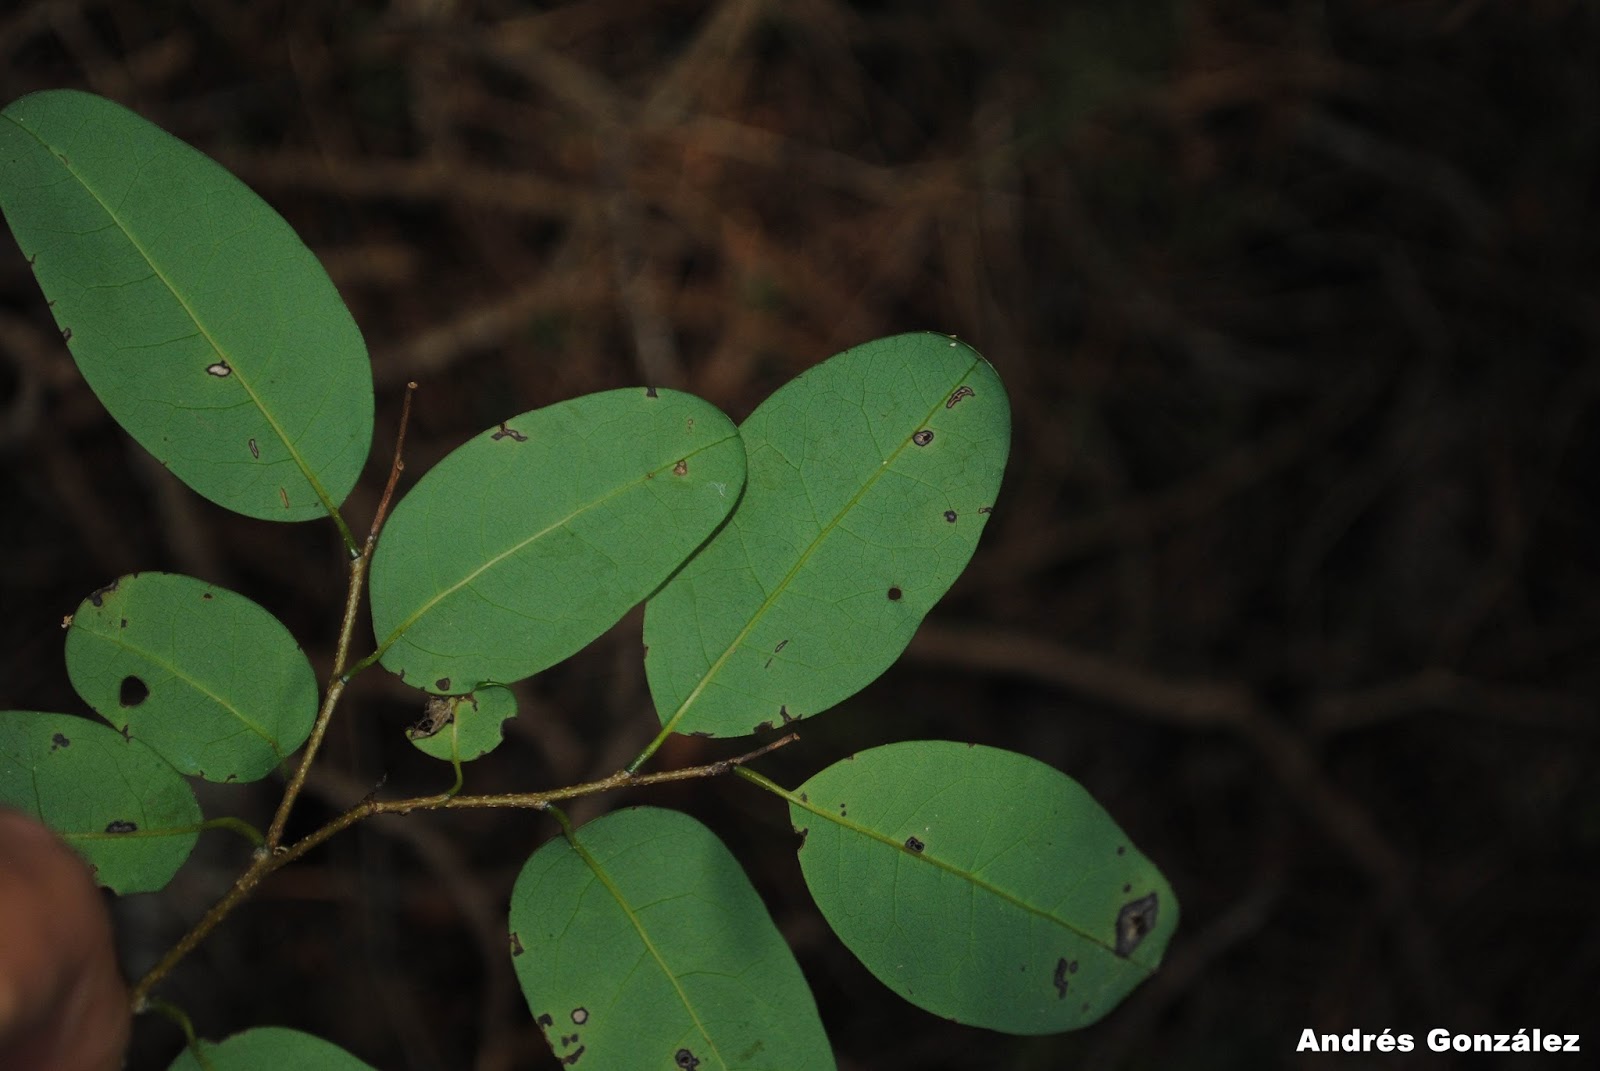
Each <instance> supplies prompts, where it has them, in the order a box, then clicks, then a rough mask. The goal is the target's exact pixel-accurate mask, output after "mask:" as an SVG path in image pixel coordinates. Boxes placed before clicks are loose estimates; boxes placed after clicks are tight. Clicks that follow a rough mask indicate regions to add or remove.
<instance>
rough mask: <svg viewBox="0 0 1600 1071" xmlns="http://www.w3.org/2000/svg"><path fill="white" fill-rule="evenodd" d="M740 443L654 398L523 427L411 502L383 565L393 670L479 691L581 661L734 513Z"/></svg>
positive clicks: (380, 554) (381, 613)
mask: <svg viewBox="0 0 1600 1071" xmlns="http://www.w3.org/2000/svg"><path fill="white" fill-rule="evenodd" d="M743 486H744V448H743V447H742V446H741V445H740V442H739V433H738V431H737V430H736V429H735V428H734V426H733V424H732V423H731V422H730V421H729V420H728V418H727V417H726V416H724V415H723V414H722V412H721V411H720V410H718V409H717V408H716V407H715V406H713V405H711V404H710V403H709V402H705V401H702V400H700V399H699V398H696V397H694V396H693V395H689V394H682V393H679V392H677V391H669V390H656V389H655V388H649V389H645V388H640V389H637V390H615V391H607V392H605V393H602V394H591V395H588V396H586V397H582V398H575V399H573V400H572V401H568V402H562V403H560V404H559V405H552V406H549V407H547V408H544V409H536V410H534V411H533V412H530V413H523V414H522V415H521V416H516V417H512V418H511V419H510V420H506V421H504V422H502V423H501V424H499V425H497V426H495V427H493V428H490V429H488V430H487V431H485V432H483V433H482V434H481V435H478V436H477V437H476V438H474V439H472V440H471V441H469V442H467V443H466V444H465V445H463V446H461V447H460V448H459V449H457V450H455V451H453V452H452V453H451V454H450V455H449V456H448V457H446V458H445V459H444V460H443V461H441V462H439V464H438V465H436V466H435V467H434V468H433V469H432V470H431V471H430V472H429V473H428V474H427V475H426V476H424V477H423V478H422V479H421V480H420V481H419V482H418V483H417V486H416V487H415V488H413V489H412V490H411V492H410V493H409V494H407V495H406V496H405V498H404V499H403V500H402V501H401V502H400V504H399V505H398V506H397V507H395V510H394V514H393V515H392V516H391V517H390V518H389V521H388V523H387V524H386V525H385V527H384V530H383V537H382V539H381V540H380V541H379V544H378V550H377V553H376V554H375V556H374V557H373V562H372V624H373V630H374V631H375V632H376V633H377V635H378V637H379V638H380V646H379V649H380V650H381V651H382V652H383V654H382V662H383V665H384V666H385V667H387V668H388V669H389V670H390V671H392V672H394V673H398V674H400V676H401V677H403V678H404V679H405V680H406V681H407V682H408V683H410V684H412V685H414V686H416V687H419V688H426V689H427V690H428V691H431V692H435V693H439V694H447V695H448V694H464V693H466V692H469V691H471V690H473V689H474V688H476V687H477V686H478V685H480V684H483V683H498V684H509V683H511V682H512V681H517V680H521V679H522V678H523V677H527V676H530V675H532V674H534V673H537V672H539V671H540V670H542V669H545V668H547V667H549V666H552V665H555V664H556V663H557V662H560V661H561V660H563V659H565V658H567V657H568V656H570V655H572V654H573V653H574V652H576V651H577V650H578V649H579V648H580V647H582V646H584V645H585V644H587V643H589V642H590V641H591V640H593V639H594V638H595V637H596V636H598V635H600V633H602V632H604V631H605V630H606V629H607V628H609V627H611V625H612V624H614V623H615V622H616V620H617V619H618V618H620V617H621V616H622V615H623V614H624V613H625V612H627V610H628V609H629V608H630V607H632V606H634V605H635V604H637V603H638V602H640V601H641V600H642V599H644V598H645V596H647V595H649V594H650V592H651V591H653V590H654V589H655V588H656V587H657V586H658V585H659V584H660V583H661V582H662V581H663V580H665V579H666V578H667V576H668V575H669V574H670V573H671V572H672V571H673V570H674V569H676V568H677V567H678V566H679V565H680V564H681V563H682V562H683V560H684V559H685V558H687V557H688V556H689V555H690V554H691V553H692V552H693V551H694V549H695V548H696V547H697V546H699V545H700V544H701V543H703V542H704V541H705V539H706V537H707V536H709V535H710V534H711V532H712V530H713V529H715V528H716V526H717V525H718V524H720V523H722V521H723V519H724V518H725V517H726V516H727V515H728V511H729V510H731V509H732V508H733V504H734V502H735V501H736V500H737V499H738V497H739V491H740V489H741V488H742V487H743Z"/></svg>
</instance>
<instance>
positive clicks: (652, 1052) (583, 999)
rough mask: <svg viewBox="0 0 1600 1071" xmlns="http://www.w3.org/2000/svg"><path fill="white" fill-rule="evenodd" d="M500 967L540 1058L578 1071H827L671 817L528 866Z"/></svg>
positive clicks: (623, 817) (761, 915) (733, 907)
mask: <svg viewBox="0 0 1600 1071" xmlns="http://www.w3.org/2000/svg"><path fill="white" fill-rule="evenodd" d="M511 955H512V963H513V965H514V966H515V968H516V971H517V978H518V980H519V981H520V982H521V983H522V992H523V995H524V996H525V997H526V998H527V1001H528V1007H529V1008H530V1009H531V1010H532V1011H533V1015H534V1018H535V1020H537V1022H538V1024H539V1026H540V1027H541V1028H542V1029H543V1030H544V1033H545V1037H546V1039H548V1040H549V1042H550V1046H551V1049H552V1050H553V1051H554V1052H555V1055H556V1059H557V1060H558V1061H560V1062H563V1063H566V1064H572V1065H575V1066H578V1067H584V1068H588V1069H589V1071H607V1069H613V1071H636V1069H638V1068H645V1067H660V1068H690V1067H693V1068H698V1069H699V1071H724V1069H726V1071H733V1069H739V1071H810V1069H814V1068H815V1069H824V1068H832V1067H833V1066H834V1062H833V1055H832V1052H831V1050H830V1049H829V1047H828V1039H827V1035H826V1034H825V1033H824V1032H823V1029H822V1022H821V1020H820V1019H819V1018H818V1017H817V1008H816V1003H815V1001H814V1000H813V999H812V996H811V990H810V989H809V988H808V987H807V986H806V982H805V978H804V976H803V975H802V974H801V973H800V967H799V965H798V964H797V963H795V959H794V954H793V953H792V952H791V951H790V950H789V946H788V945H787V944H785V943H784V941H783V938H782V937H781V936H780V935H779V933H778V930H777V927H775V926H774V925H773V923H772V918H771V916H769V915H768V914H767V910H766V907H765V905H763V904H762V902H761V898H760V897H759V896H758V895H756V891H755V890H754V889H753V888H751V886H750V881H749V879H748V878H746V877H745V874H744V871H743V870H742V869H740V867H739V864H738V863H737V862H736V861H735V860H734V858H733V856H732V855H731V854H730V853H729V851H728V849H727V848H726V847H724V846H723V843H722V842H721V841H720V840H718V839H717V837H716V835H715V834H713V833H712V832H711V831H710V830H709V829H706V828H705V827H704V826H702V825H701V824H700V823H699V822H697V821H695V820H694V819H693V818H690V817H689V816H687V815H684V814H680V813H678V812H676V811H667V810H660V809H657V808H634V809H630V810H624V811H617V812H615V813H613V814H610V815H607V816H606V817H604V818H600V819H597V820H596V821H593V822H590V823H589V824H587V825H585V826H584V827H582V828H581V829H578V830H576V831H575V832H572V833H569V834H568V836H567V837H558V838H556V839H555V840H552V841H550V842H549V843H548V844H546V845H544V846H543V847H541V848H540V849H539V850H538V851H536V852H534V853H533V857H532V858H530V859H529V860H528V862H527V865H525V866H524V867H523V868H522V873H521V875H520V876H519V877H518V878H517V883H516V887H515V889H514V890H513V891H512V894H511Z"/></svg>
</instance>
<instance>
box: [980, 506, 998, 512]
mask: <svg viewBox="0 0 1600 1071" xmlns="http://www.w3.org/2000/svg"><path fill="white" fill-rule="evenodd" d="M978 512H979V513H993V512H994V507H993V506H979V507H978Z"/></svg>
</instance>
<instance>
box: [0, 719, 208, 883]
mask: <svg viewBox="0 0 1600 1071" xmlns="http://www.w3.org/2000/svg"><path fill="white" fill-rule="evenodd" d="M0 804H3V805H5V806H7V807H13V808H15V809H17V810H19V811H22V812H23V813H25V814H30V815H32V816H33V817H35V818H37V819H39V821H41V822H43V823H44V824H45V825H47V826H49V827H50V828H51V829H53V830H55V831H56V833H58V834H60V836H61V838H62V839H63V840H65V841H66V842H67V843H68V844H70V845H72V847H73V848H74V849H76V850H77V852H78V854H79V855H81V856H83V857H84V859H86V860H88V862H89V865H90V867H92V868H93V869H94V874H95V880H96V881H98V882H99V883H100V884H101V885H104V886H105V887H106V888H108V889H110V890H112V891H113V892H117V893H138V892H154V891H156V890H157V889H160V888H163V887H165V886H166V884H167V882H169V881H171V880H172V875H173V874H175V873H177V871H178V868H179V867H180V866H182V865H183V861H184V860H185V859H187V858H189V852H190V850H191V849H193V848H194V842H195V840H196V839H197V838H198V836H199V827H200V820H201V819H200V805H199V804H198V803H197V802H195V798H194V793H193V792H192V791H191V790H190V788H189V783H188V782H187V781H185V780H184V779H183V777H182V776H181V775H180V774H179V773H178V771H176V770H174V769H173V768H172V767H171V766H168V765H167V764H166V763H165V762H163V761H162V760H161V757H160V756H159V755H157V754H156V753H155V752H154V751H151V750H150V749H149V748H147V747H145V746H144V745H143V744H141V743H139V742H138V741H136V740H127V739H125V738H124V737H123V736H122V734H120V733H118V732H117V731H116V730H115V729H109V728H107V727H106V726H104V725H101V724H100V723H99V722H94V721H90V720H88V719H87V718H75V717H72V716H71V715H68V714H43V713H39V712H36V711H27V710H7V711H3V712H0Z"/></svg>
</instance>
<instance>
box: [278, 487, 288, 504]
mask: <svg viewBox="0 0 1600 1071" xmlns="http://www.w3.org/2000/svg"><path fill="white" fill-rule="evenodd" d="M278 497H279V498H281V499H283V508H284V509H288V508H289V492H288V491H285V490H284V489H283V488H281V487H280V488H278Z"/></svg>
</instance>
